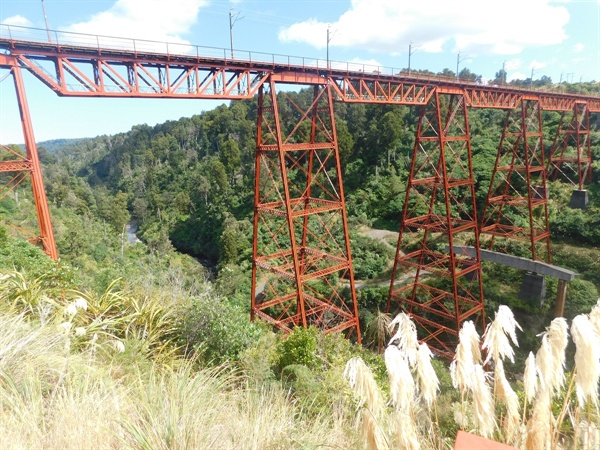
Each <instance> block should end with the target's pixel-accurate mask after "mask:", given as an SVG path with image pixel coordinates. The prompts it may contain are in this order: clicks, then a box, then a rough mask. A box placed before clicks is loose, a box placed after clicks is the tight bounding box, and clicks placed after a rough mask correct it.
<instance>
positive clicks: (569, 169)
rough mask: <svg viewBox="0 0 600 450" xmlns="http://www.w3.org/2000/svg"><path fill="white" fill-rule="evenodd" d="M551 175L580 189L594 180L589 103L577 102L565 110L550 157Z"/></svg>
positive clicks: (549, 175) (553, 178)
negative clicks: (571, 107) (568, 109)
mask: <svg viewBox="0 0 600 450" xmlns="http://www.w3.org/2000/svg"><path fill="white" fill-rule="evenodd" d="M548 177H549V178H550V179H551V180H556V179H562V180H566V181H568V182H569V183H571V184H573V185H574V186H577V187H578V188H579V190H582V189H583V185H584V184H585V183H586V182H588V183H590V182H591V180H592V142H591V138H590V111H589V108H588V105H587V103H583V102H582V103H575V106H574V108H573V109H572V110H571V111H563V112H562V114H561V118H560V123H559V126H558V130H557V132H556V137H555V139H554V143H553V145H552V151H551V153H550V158H549V161H548Z"/></svg>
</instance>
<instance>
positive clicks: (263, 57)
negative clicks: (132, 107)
mask: <svg viewBox="0 0 600 450" xmlns="http://www.w3.org/2000/svg"><path fill="white" fill-rule="evenodd" d="M1 39H6V40H9V41H11V42H12V43H17V42H35V43H39V44H48V45H52V46H56V47H57V48H58V49H60V48H61V47H69V46H77V47H80V48H89V49H94V50H95V51H97V52H98V53H99V54H101V53H102V52H103V51H107V50H108V51H113V52H114V51H116V52H118V51H127V52H134V53H135V54H137V55H140V54H142V55H163V56H166V57H167V58H169V57H181V58H186V57H187V58H189V57H196V58H197V59H201V58H203V59H206V58H211V57H213V58H218V59H219V60H220V61H222V62H223V63H227V62H234V61H235V62H237V63H244V62H248V63H251V64H253V65H261V66H269V65H270V66H272V67H275V66H277V67H282V66H287V67H288V68H289V69H301V70H319V71H325V72H329V73H330V74H335V75H340V74H348V75H359V74H360V75H370V76H386V77H389V76H392V77H399V78H402V79H409V80H411V81H413V82H414V81H417V82H423V83H432V82H433V83H435V82H437V83H440V82H442V83H447V84H453V85H457V86H459V85H460V86H473V87H484V86H485V87H488V88H499V89H510V90H514V91H521V92H532V91H535V92H548V93H549V94H552V95H561V94H563V95H568V96H569V97H578V96H580V97H582V98H590V97H598V98H600V95H594V94H579V93H563V92H555V91H550V90H549V89H544V87H541V88H540V87H536V88H533V87H530V88H527V87H520V86H513V85H510V86H509V85H495V84H494V85H491V84H487V85H485V84H481V83H478V82H474V81H472V80H465V79H460V78H459V77H457V76H456V77H447V76H443V75H425V74H422V73H419V74H414V73H411V74H407V73H406V72H403V71H404V70H405V69H399V68H394V67H386V66H377V65H370V64H363V63H353V62H347V61H334V60H329V61H327V60H323V59H319V58H308V57H305V56H292V55H283V54H278V53H265V52H256V51H250V50H242V49H236V50H235V53H236V55H237V57H235V58H228V57H227V53H228V52H229V51H230V49H226V48H221V47H209V46H200V45H193V44H187V43H177V42H160V41H152V40H148V39H133V38H123V37H115V36H104V35H94V34H85V33H76V32H70V31H59V30H46V29H45V28H33V27H24V26H20V25H9V24H0V40H1ZM240 55H241V56H240Z"/></svg>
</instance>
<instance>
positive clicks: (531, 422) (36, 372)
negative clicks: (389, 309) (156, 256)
mask: <svg viewBox="0 0 600 450" xmlns="http://www.w3.org/2000/svg"><path fill="white" fill-rule="evenodd" d="M138 289H142V288H138ZM163 294H164V291H163ZM202 298H204V300H205V303H204V304H203V306H202V307H199V306H198V302H202ZM219 301H220V300H219V298H218V296H216V294H215V293H214V292H211V291H210V289H207V290H206V291H205V292H203V293H202V294H201V295H199V296H197V297H191V298H187V299H186V297H185V296H183V297H180V298H179V299H177V295H174V296H173V297H172V298H171V302H170V303H168V302H167V297H166V296H160V295H157V294H156V293H151V292H148V291H146V292H144V291H143V290H138V291H136V292H133V291H131V290H123V289H118V288H117V287H116V285H111V286H109V289H108V290H107V291H106V292H105V293H104V294H102V295H91V294H89V293H82V292H79V291H77V290H73V289H71V288H68V287H65V286H64V285H63V284H62V282H61V281H60V280H57V279H56V278H54V279H53V274H52V273H51V272H50V273H47V274H43V275H41V276H39V277H37V278H30V277H28V276H25V275H23V274H22V273H20V272H16V271H3V272H2V273H0V424H1V425H0V441H2V442H3V445H4V446H5V448H94V449H116V448H119V449H121V448H125V449H161V448H164V449H167V448H168V449H187V448H206V449H209V448H215V449H228V448H240V449H265V448H273V449H288V448H304V449H308V448H323V447H325V448H327V447H331V448H356V449H360V448H368V449H387V448H408V449H420V448H422V449H449V448H452V443H453V439H454V436H455V434H456V431H457V430H458V429H464V430H468V431H472V432H475V433H478V434H481V435H483V436H486V437H490V438H493V439H495V440H498V441H502V442H507V443H511V444H513V445H519V446H520V447H521V448H528V449H530V450H537V449H540V450H541V449H546V448H576V447H577V446H576V444H575V443H577V445H579V447H578V448H581V449H593V448H597V447H596V446H597V445H598V443H599V441H598V439H599V438H600V436H598V430H599V429H600V411H599V410H598V382H599V378H600V300H599V301H598V303H597V305H596V306H595V308H594V309H593V310H592V311H591V312H590V314H589V315H587V314H580V315H578V316H577V317H576V318H575V319H573V321H572V325H571V334H572V336H573V342H574V343H575V344H576V353H575V355H574V363H575V364H574V365H573V363H572V362H571V361H570V360H569V361H567V360H566V359H567V358H566V352H567V344H568V330H567V327H568V325H567V321H566V320H565V319H556V320H555V321H553V322H552V324H550V326H549V327H548V329H547V331H546V333H544V335H543V336H542V339H541V347H540V348H539V350H538V351H537V353H536V355H535V357H534V355H533V353H531V354H530V355H529V358H528V362H527V365H526V368H525V375H524V377H522V381H518V382H514V381H513V382H512V383H509V381H508V379H507V373H511V372H509V371H510V370H512V368H511V367H510V364H509V361H514V350H513V348H512V346H511V341H512V345H518V343H517V330H516V328H517V327H518V324H517V323H516V322H515V320H514V317H513V316H512V312H510V310H509V309H508V308H507V307H504V306H503V307H500V309H499V311H498V314H497V315H496V319H495V320H494V321H493V322H492V323H491V324H490V327H489V328H488V332H487V333H486V335H485V336H484V340H483V343H481V342H480V341H479V336H478V335H477V333H476V331H475V329H474V327H473V324H472V323H471V322H466V323H465V325H464V326H463V331H461V335H460V338H461V343H460V344H459V347H458V349H457V357H456V360H455V361H454V362H453V364H452V365H451V366H450V367H447V366H446V365H445V364H444V363H442V362H441V361H437V360H432V359H431V356H432V354H431V352H430V350H429V349H428V348H427V346H426V345H425V344H421V345H419V344H418V342H417V338H416V329H415V327H414V325H413V324H412V322H411V321H410V319H409V318H408V316H405V315H404V314H401V315H399V316H398V317H397V318H396V319H395V320H394V321H392V322H389V320H388V321H387V323H386V331H387V335H386V341H388V340H389V345H388V347H387V349H386V351H385V357H384V358H382V357H381V356H378V355H376V354H374V353H371V352H369V351H366V350H364V349H362V348H360V347H358V346H355V345H353V344H351V343H350V342H349V341H347V340H345V339H343V337H341V336H340V335H329V336H325V335H323V334H322V333H320V332H318V330H316V329H314V328H310V329H307V330H304V329H298V330H296V331H295V332H294V333H293V334H291V335H290V336H288V337H287V338H286V339H283V338H282V336H278V335H275V334H273V333H272V332H271V331H269V330H267V329H265V328H261V327H259V326H254V325H252V324H249V323H247V322H246V323H245V324H243V325H242V327H240V325H239V324H238V328H236V327H235V326H233V322H228V320H224V323H221V326H222V328H223V330H222V331H221V332H219V328H218V326H217V325H216V321H214V322H210V317H208V316H210V314H209V313H207V311H210V310H211V308H212V306H210V305H211V304H216V305H218V303H219ZM217 308H218V306H217ZM191 312H193V313H194V314H196V315H194V314H190V313H191ZM199 316H201V317H203V318H204V320H205V322H202V321H201V320H200V319H199ZM240 320H242V322H243V318H242V316H240ZM246 321H247V319H246ZM190 326H191V328H196V334H194V332H190ZM198 328H206V330H205V331H204V332H205V333H208V332H210V333H211V335H210V336H207V335H202V331H201V330H199V329H198ZM242 328H246V329H245V332H246V335H245V336H244V335H243V334H242V335H240V331H242ZM253 328H254V329H253ZM396 328H397V331H396V333H395V334H394V335H393V336H391V338H390V334H391V333H393V332H394V331H395V330H396ZM249 333H252V334H251V335H250V334H249ZM244 338H246V339H247V340H246V342H239V340H240V339H244ZM220 346H224V347H228V346H231V348H230V349H229V350H233V349H235V350H236V351H237V353H235V352H229V353H228V351H227V350H223V349H222V348H220ZM236 346H237V347H236ZM480 347H483V349H484V350H485V353H484V355H486V354H487V357H484V356H482V354H481V353H480ZM217 351H218V352H217ZM228 354H230V355H231V357H230V358H228V359H226V360H225V361H221V362H219V361H218V358H215V357H217V356H218V357H220V358H223V359H225V356H226V355H228ZM210 355H212V356H213V357H211V356H210ZM365 361H366V363H365ZM504 364H507V367H506V372H505V368H504V367H505V366H504ZM565 364H567V366H565ZM484 367H485V368H488V369H489V367H493V376H491V374H488V375H487V376H486V375H485V374H484ZM566 367H568V369H569V372H567V374H566V379H567V383H566V384H565V376H564V375H563V373H564V371H565V369H566ZM512 376H514V372H512ZM488 377H490V378H488ZM357 425H358V427H357ZM550 445H551V447H550Z"/></svg>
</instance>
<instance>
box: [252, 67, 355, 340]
mask: <svg viewBox="0 0 600 450" xmlns="http://www.w3.org/2000/svg"><path fill="white" fill-rule="evenodd" d="M326 83H327V80H326V79H324V78H321V79H319V80H316V81H315V83H314V84H313V97H312V102H307V103H308V104H304V103H305V102H303V101H301V99H298V98H293V97H292V96H291V95H289V94H287V93H285V92H279V93H277V92H276V82H275V80H274V77H272V76H271V77H270V78H269V80H268V83H266V84H265V85H264V86H261V87H260V89H259V97H258V123H257V133H256V165H255V167H256V169H255V170H256V173H255V189H254V242H253V249H252V254H253V256H252V292H251V301H252V304H251V317H252V318H253V319H254V318H261V319H263V320H265V321H267V322H269V323H271V324H272V325H273V326H274V327H276V328H278V329H280V330H281V331H283V332H290V331H292V330H293V329H294V327H308V326H310V325H314V326H316V327H318V328H321V329H322V330H324V331H325V332H326V333H329V332H340V331H341V332H344V333H345V334H346V335H347V336H349V337H352V338H354V339H356V341H357V342H358V343H360V342H361V335H360V327H359V321H358V307H357V303H356V289H355V285H354V273H353V270H352V259H351V256H350V240H349V235H348V221H347V217H346V206H345V200H344V189H343V184H342V171H341V166H340V156H339V150H338V145H337V137H336V128H335V120H334V111H333V98H332V92H331V87H330V86H329V85H327V84H326Z"/></svg>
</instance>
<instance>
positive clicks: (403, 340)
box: [388, 312, 419, 367]
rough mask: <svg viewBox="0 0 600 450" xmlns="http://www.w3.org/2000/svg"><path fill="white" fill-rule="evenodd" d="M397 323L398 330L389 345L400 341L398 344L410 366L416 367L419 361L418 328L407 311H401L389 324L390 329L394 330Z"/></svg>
mask: <svg viewBox="0 0 600 450" xmlns="http://www.w3.org/2000/svg"><path fill="white" fill-rule="evenodd" d="M396 325H397V326H398V330H396V333H395V334H394V335H393V336H392V338H391V339H390V341H389V343H388V345H390V344H392V343H394V342H395V341H398V343H397V344H396V345H397V346H398V348H399V349H400V351H402V352H403V353H404V355H405V356H406V359H407V360H408V363H409V364H410V367H414V366H415V363H416V362H417V352H418V347H419V340H418V338H417V328H416V327H415V324H414V323H413V321H412V320H411V319H410V317H409V316H408V315H407V314H406V313H403V312H402V313H400V314H398V315H397V316H396V317H394V320H392V321H391V322H390V324H389V326H388V327H389V329H390V330H393V329H394V328H395V327H396Z"/></svg>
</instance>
